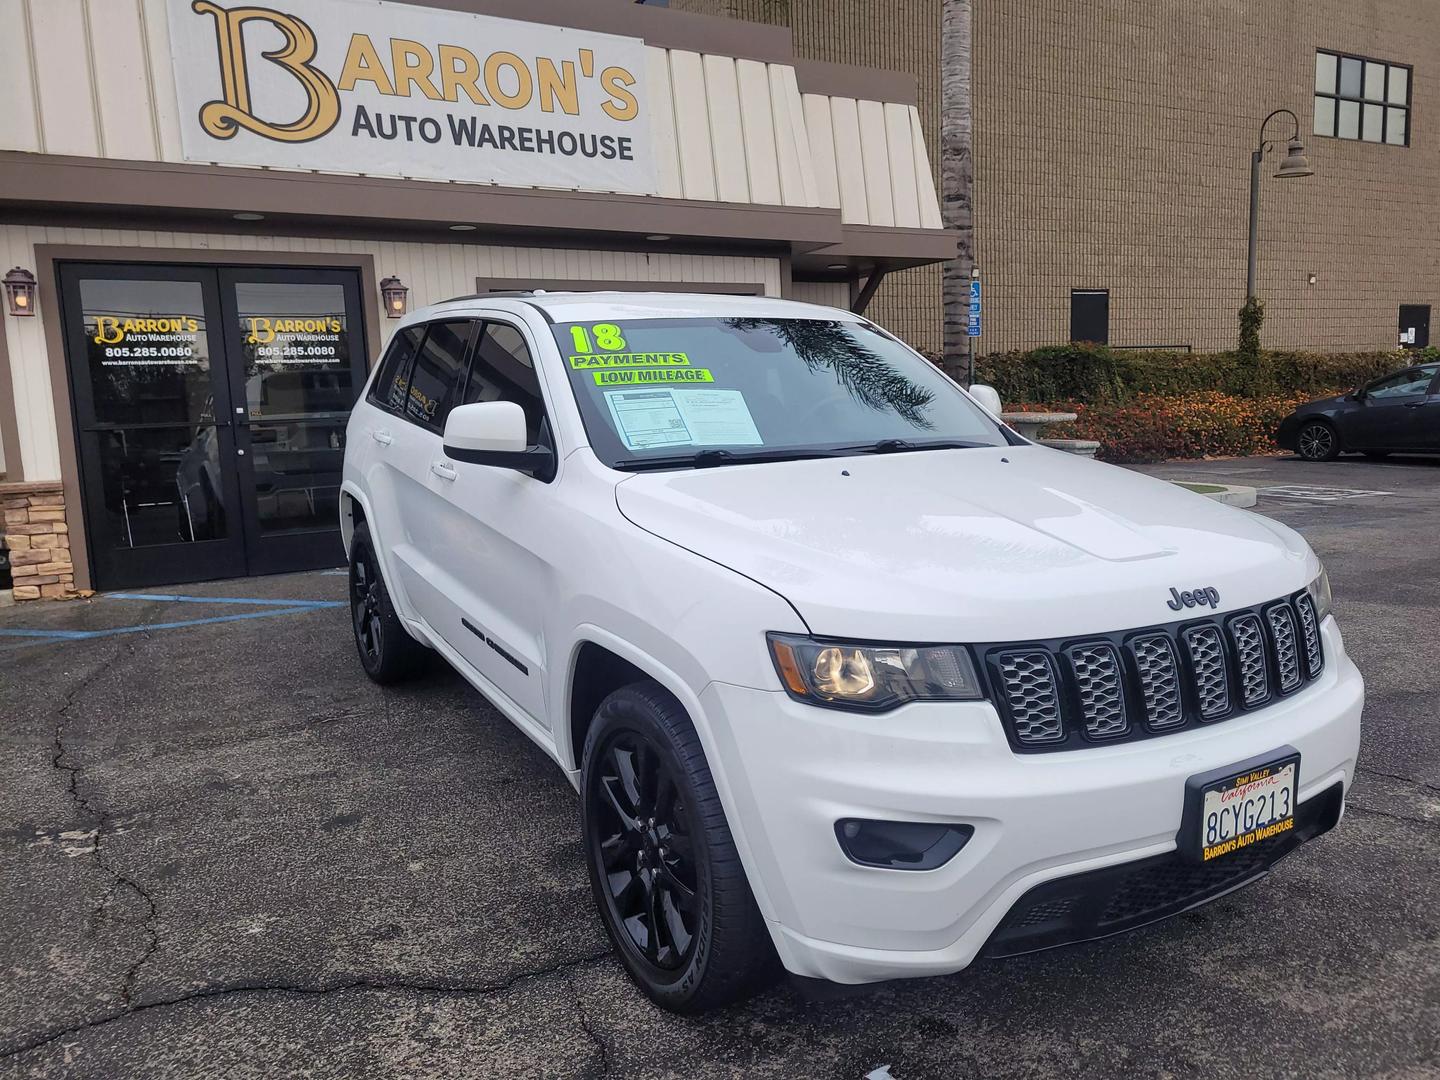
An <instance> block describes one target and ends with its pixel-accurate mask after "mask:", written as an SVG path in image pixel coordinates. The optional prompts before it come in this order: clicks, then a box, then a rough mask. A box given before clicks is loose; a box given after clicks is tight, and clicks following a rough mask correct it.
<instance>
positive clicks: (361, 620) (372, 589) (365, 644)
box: [350, 550, 385, 668]
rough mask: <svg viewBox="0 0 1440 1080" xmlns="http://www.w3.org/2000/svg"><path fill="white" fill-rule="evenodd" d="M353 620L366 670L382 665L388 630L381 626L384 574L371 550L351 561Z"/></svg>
mask: <svg viewBox="0 0 1440 1080" xmlns="http://www.w3.org/2000/svg"><path fill="white" fill-rule="evenodd" d="M350 617H351V619H353V620H354V623H355V647H356V648H358V649H359V650H360V659H361V662H362V663H363V664H364V665H365V667H366V668H370V667H372V666H378V665H379V663H380V659H381V642H382V641H383V640H384V637H385V630H384V627H382V626H381V624H380V575H379V574H378V573H377V572H376V570H375V561H374V556H373V555H371V553H370V552H369V551H368V550H367V551H362V552H359V553H357V555H356V557H355V558H354V559H352V560H351V562H350Z"/></svg>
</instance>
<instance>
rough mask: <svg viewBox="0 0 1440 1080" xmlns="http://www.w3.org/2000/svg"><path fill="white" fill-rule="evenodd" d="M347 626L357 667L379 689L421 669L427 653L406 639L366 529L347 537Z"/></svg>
mask: <svg viewBox="0 0 1440 1080" xmlns="http://www.w3.org/2000/svg"><path fill="white" fill-rule="evenodd" d="M350 626H351V628H352V629H353V630H354V632H355V650H356V652H358V653H359V654H360V666H361V667H363V668H364V669H365V674H366V675H368V676H370V678H371V680H372V681H373V682H377V683H379V684H380V685H381V686H388V685H389V684H391V683H397V682H403V681H405V680H406V679H413V678H415V677H416V676H417V675H419V674H420V673H421V672H423V671H424V670H425V665H426V662H427V660H428V657H429V650H428V649H426V648H425V646H424V645H422V644H420V642H418V641H416V640H415V639H414V638H413V637H411V636H410V632H409V631H408V630H406V629H405V624H404V623H403V622H401V621H400V616H399V615H397V614H396V613H395V605H394V604H392V603H391V602H390V593H389V591H388V590H387V589H386V588H385V579H384V578H383V577H381V575H380V560H379V559H378V558H376V556H375V544H374V541H372V540H371V539H370V529H369V527H368V526H365V525H359V526H356V528H355V535H354V536H352V537H351V538H350Z"/></svg>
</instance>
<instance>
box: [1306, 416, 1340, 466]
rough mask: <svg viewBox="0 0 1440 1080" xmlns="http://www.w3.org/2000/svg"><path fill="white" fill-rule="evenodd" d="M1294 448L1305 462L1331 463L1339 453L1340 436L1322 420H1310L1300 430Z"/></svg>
mask: <svg viewBox="0 0 1440 1080" xmlns="http://www.w3.org/2000/svg"><path fill="white" fill-rule="evenodd" d="M1295 447H1296V449H1297V450H1298V451H1299V452H1300V456H1301V457H1302V458H1304V459H1305V460H1306V461H1332V460H1334V458H1335V457H1336V455H1338V454H1339V453H1340V436H1339V433H1337V432H1336V430H1335V429H1334V428H1333V427H1331V426H1330V425H1329V424H1327V423H1326V422H1325V421H1324V420H1311V421H1310V422H1309V423H1307V424H1306V425H1305V426H1304V427H1302V428H1301V429H1300V434H1299V435H1298V436H1297V437H1296V440H1295Z"/></svg>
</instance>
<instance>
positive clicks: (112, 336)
mask: <svg viewBox="0 0 1440 1080" xmlns="http://www.w3.org/2000/svg"><path fill="white" fill-rule="evenodd" d="M124 340H125V331H124V330H121V329H120V320H119V319H117V318H116V317H115V316H114V315H96V316H95V344H97V345H114V344H115V343H116V342H117V341H124Z"/></svg>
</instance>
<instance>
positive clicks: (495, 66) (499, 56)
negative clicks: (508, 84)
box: [485, 52, 535, 109]
mask: <svg viewBox="0 0 1440 1080" xmlns="http://www.w3.org/2000/svg"><path fill="white" fill-rule="evenodd" d="M504 68H509V69H510V70H512V71H514V72H515V77H516V79H517V80H519V81H518V83H517V85H516V89H515V92H514V93H513V94H512V93H509V92H508V91H506V89H505V87H504V86H503V85H501V83H500V72H501V70H502V69H504ZM485 89H486V90H489V91H490V97H491V98H492V99H493V100H494V102H495V104H497V105H502V106H504V107H505V108H507V109H523V108H525V106H526V105H529V104H530V99H531V98H532V97H533V96H534V94H535V86H534V80H532V79H531V78H530V69H529V68H528V67H526V66H525V61H524V60H521V59H520V57H518V56H516V55H515V54H514V53H512V52H494V53H491V54H490V55H489V56H487V57H486V58H485Z"/></svg>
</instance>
